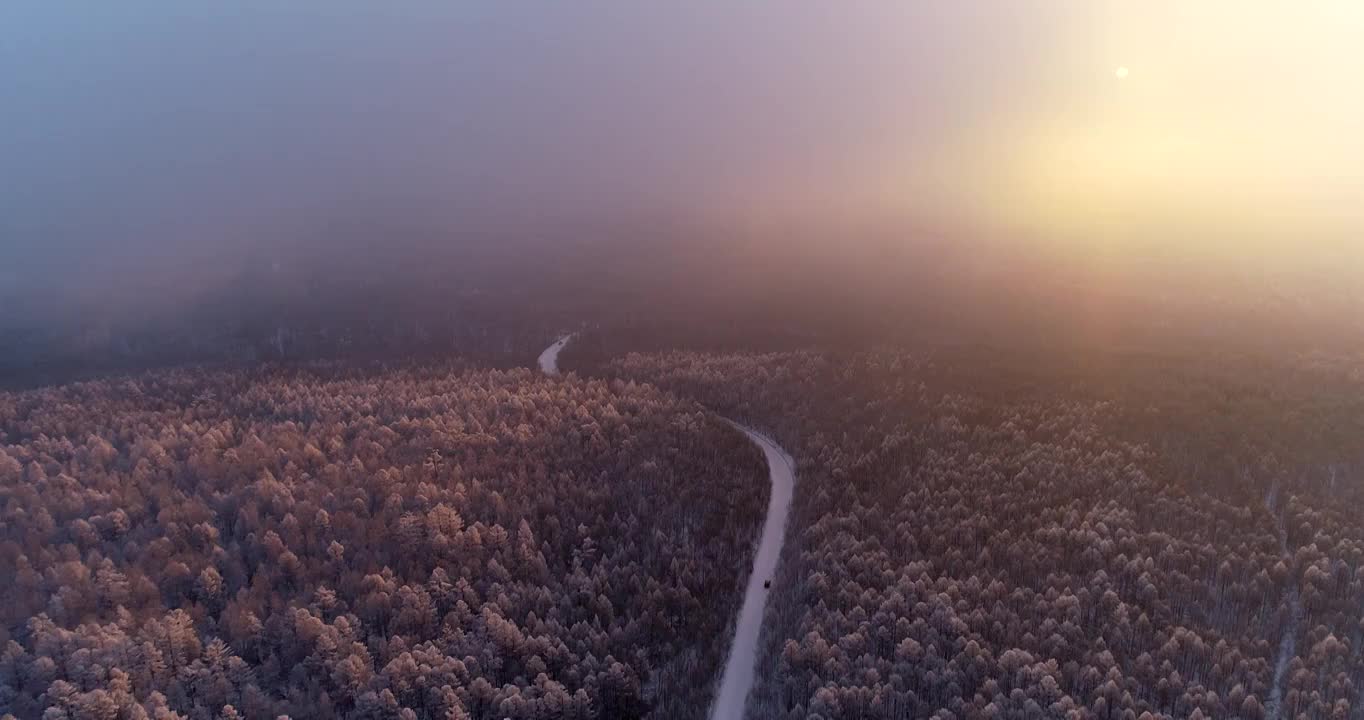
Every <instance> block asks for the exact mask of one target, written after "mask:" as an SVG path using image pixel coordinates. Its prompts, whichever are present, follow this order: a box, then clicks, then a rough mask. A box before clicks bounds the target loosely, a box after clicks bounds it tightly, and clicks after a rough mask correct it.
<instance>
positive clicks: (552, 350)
mask: <svg viewBox="0 0 1364 720" xmlns="http://www.w3.org/2000/svg"><path fill="white" fill-rule="evenodd" d="M572 339H573V333H569V334H567V335H564V336H561V337H560V338H559V339H558V340H555V341H554V344H553V345H550V346H549V347H547V348H545V351H544V352H542V353H540V372H542V373H544V374H546V375H558V374H559V351H560V350H563V349H564V346H565V345H567V344H568V341H569V340H572Z"/></svg>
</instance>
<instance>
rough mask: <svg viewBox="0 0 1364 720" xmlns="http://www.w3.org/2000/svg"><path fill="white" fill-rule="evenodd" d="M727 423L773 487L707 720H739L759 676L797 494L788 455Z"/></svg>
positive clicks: (553, 352)
mask: <svg viewBox="0 0 1364 720" xmlns="http://www.w3.org/2000/svg"><path fill="white" fill-rule="evenodd" d="M572 339H573V335H572V334H569V335H565V336H563V337H561V338H559V339H558V340H556V341H554V344H553V345H550V346H549V347H547V348H545V351H544V352H542V353H540V370H541V371H543V372H544V373H545V374H546V375H558V374H559V351H560V350H563V349H564V346H565V345H567V344H568V342H569V341H570V340H572ZM726 422H728V423H729V424H730V425H733V426H734V427H735V429H737V430H740V431H742V432H743V433H744V434H745V435H747V436H748V439H749V440H750V441H751V442H752V443H753V444H754V445H757V446H758V448H759V449H761V450H762V451H763V456H764V457H766V458H767V474H768V478H769V479H770V480H771V482H772V495H771V497H770V498H768V501H767V518H766V519H764V520H763V532H762V537H761V538H760V539H759V541H758V552H757V553H756V554H755V555H754V556H753V572H752V573H751V574H750V575H749V576H748V589H747V590H746V591H745V592H744V604H743V607H742V608H740V609H739V621H738V623H737V624H736V626H735V628H734V643H733V644H732V645H730V649H729V655H728V658H729V659H728V661H727V662H726V663H725V674H724V676H723V677H722V678H721V680H720V690H719V692H717V693H716V694H715V704H714V705H713V706H712V707H711V714H710V716H711V720H743V716H744V704H745V703H746V702H747V701H748V694H749V692H751V691H752V690H753V680H754V678H755V677H756V676H757V664H758V635H759V631H760V630H762V624H763V609H764V608H766V607H767V596H768V593H769V592H770V591H769V589H768V588H766V587H764V585H766V584H767V583H768V582H769V581H771V580H772V576H773V573H775V572H776V569H777V560H778V559H779V558H780V557H781V546H782V541H783V540H785V539H786V522H787V520H789V519H790V517H791V498H792V496H793V495H794V494H795V488H796V464H795V461H794V460H792V459H791V455H790V453H787V452H786V451H785V450H783V449H782V448H781V446H780V445H777V443H775V442H773V441H772V439H771V438H769V437H767V436H766V435H763V434H762V433H760V432H758V431H757V430H754V429H753V428H750V427H747V426H745V425H741V424H739V423H736V422H734V421H733V420H726Z"/></svg>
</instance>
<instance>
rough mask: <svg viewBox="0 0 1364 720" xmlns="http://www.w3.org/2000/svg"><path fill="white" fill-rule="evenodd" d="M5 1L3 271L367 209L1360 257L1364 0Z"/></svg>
mask: <svg viewBox="0 0 1364 720" xmlns="http://www.w3.org/2000/svg"><path fill="white" fill-rule="evenodd" d="M0 21H3V25H4V26H5V27H6V28H8V31H7V32H6V34H7V37H6V38H5V42H4V43H2V44H0V86H3V87H4V89H5V90H4V91H5V104H6V108H7V109H6V112H4V113H3V115H0V128H3V132H0V157H4V158H5V162H4V169H3V170H0V197H3V198H4V199H3V200H0V211H2V212H0V217H3V220H0V256H3V258H4V259H5V262H3V263H0V265H2V266H3V267H4V268H5V269H4V270H3V271H0V272H2V273H3V274H0V284H4V285H7V286H9V287H10V288H11V289H14V288H26V287H27V288H46V289H48V290H49V291H51V290H52V289H53V288H56V287H61V286H63V285H65V284H69V285H71V286H74V287H80V286H82V285H89V284H90V283H96V284H102V283H112V284H118V283H119V282H122V283H123V284H124V285H128V286H130V287H140V286H142V285H144V284H155V282H154V281H153V278H155V277H156V276H157V275H162V276H164V275H168V274H173V273H191V274H211V272H221V271H222V270H223V269H224V268H227V267H232V266H233V265H234V264H240V263H242V262H245V261H246V260H247V259H248V258H253V257H255V256H257V255H264V256H266V257H268V256H269V255H270V253H271V252H272V248H275V247H277V246H286V247H288V246H297V245H300V244H303V245H307V244H310V243H312V244H316V245H315V246H316V247H319V248H327V247H329V246H333V247H343V246H349V245H345V244H344V243H353V242H354V240H353V239H352V238H347V239H345V240H344V243H342V244H337V243H336V241H333V240H330V239H328V238H329V234H342V233H344V232H361V231H359V230H354V228H363V229H364V230H363V232H365V233H369V234H370V236H371V237H370V239H369V241H368V242H369V243H370V244H372V245H375V246H380V245H382V244H384V243H386V242H388V241H389V238H390V236H394V235H398V234H401V233H403V232H406V231H409V230H413V231H417V232H420V233H424V234H426V235H428V236H430V237H432V238H435V239H433V240H431V242H433V243H436V244H440V243H458V242H459V240H458V238H459V237H460V236H461V234H468V233H469V232H471V229H478V230H481V231H488V232H497V231H499V230H500V231H501V232H504V233H509V234H521V235H525V236H540V237H544V238H546V239H547V241H554V240H556V239H562V238H563V237H565V236H571V235H573V234H575V233H579V232H582V230H581V228H603V227H606V228H609V227H612V226H622V227H630V226H631V224H632V223H634V224H635V225H637V226H649V225H650V224H652V225H654V226H659V227H664V228H667V227H669V226H675V227H694V228H698V230H697V232H698V233H699V232H702V230H700V229H704V232H707V233H710V234H712V235H714V236H717V237H724V236H726V235H729V234H732V235H734V236H742V237H747V238H750V239H751V238H761V239H762V242H765V243H767V245H768V246H769V249H770V252H772V253H779V252H782V251H784V250H788V249H790V248H791V247H793V245H792V243H793V241H791V240H790V238H791V237H793V236H801V237H802V242H809V243H811V244H816V245H817V244H819V243H827V244H829V245H830V246H834V247H840V246H845V247H846V249H847V251H849V252H854V251H857V249H858V245H857V243H856V242H852V241H853V240H854V239H855V238H859V237H863V236H878V237H879V236H885V235H893V236H896V237H897V238H898V240H899V241H901V242H904V243H905V244H907V245H913V244H914V243H916V242H919V241H921V240H923V239H924V237H925V236H930V235H931V236H934V238H935V239H936V238H941V237H950V238H954V241H955V242H966V243H972V242H974V243H977V244H980V243H987V244H995V245H1004V246H1009V245H1013V246H1015V247H1017V248H1022V249H1023V250H1024V251H1025V252H1028V253H1031V254H1035V255H1039V256H1042V257H1045V256H1048V255H1051V256H1055V257H1058V258H1061V259H1062V260H1064V262H1065V263H1067V264H1078V265H1081V266H1083V265H1084V264H1086V263H1091V264H1093V265H1094V266H1095V267H1103V268H1107V269H1108V270H1109V271H1111V270H1112V269H1113V268H1115V267H1117V268H1122V267H1124V266H1125V265H1126V264H1129V263H1139V262H1147V261H1150V260H1151V259H1152V258H1174V259H1175V260H1174V261H1175V262H1177V263H1179V264H1181V265H1183V266H1184V267H1185V269H1186V270H1187V269H1197V268H1199V267H1203V268H1207V269H1218V270H1219V271H1220V268H1221V266H1228V267H1240V268H1241V269H1242V270H1248V271H1250V272H1252V273H1256V272H1262V271H1269V272H1276V271H1278V270H1280V269H1284V268H1290V267H1291V269H1292V271H1293V272H1294V273H1296V274H1303V273H1309V274H1310V275H1311V276H1313V277H1320V278H1321V279H1323V280H1330V281H1331V284H1346V285H1349V284H1351V283H1352V282H1353V281H1354V280H1356V279H1357V278H1359V277H1360V273H1361V272H1364V253H1361V252H1360V246H1361V245H1364V243H1360V242H1359V239H1360V236H1361V230H1362V229H1364V209H1361V206H1360V204H1359V203H1358V202H1356V199H1355V196H1356V195H1357V194H1358V189H1359V188H1360V187H1364V138H1361V136H1360V134H1359V133H1358V132H1357V128H1359V127H1361V126H1364V92H1361V91H1359V90H1358V89H1357V88H1356V87H1355V85H1353V84H1352V81H1354V80H1357V78H1358V77H1360V76H1361V75H1364V53H1360V52H1359V51H1358V50H1357V48H1356V47H1355V46H1354V40H1355V39H1357V38H1358V37H1361V36H1364V9H1361V7H1360V6H1358V4H1357V3H1350V2H1345V1H1343V0H1342V1H1340V2H1335V1H1331V0H1317V1H1314V2H1306V3H1296V4H1293V5H1291V6H1290V5H1288V4H1280V3H1270V2H1251V3H1233V2H1229V1H1224V0H1216V1H1214V2H1201V3H1184V2H1177V1H1175V0H1167V1H1163V2H1153V3H1133V2H1126V1H1124V0H1105V1H1103V2H1080V1H1079V0H1065V1H1062V2H1051V1H1047V2H1042V1H1029V2H1019V3H1007V4H1000V3H984V2H966V3H947V2H912V3H889V2H851V3H840V4H839V5H838V6H837V7H834V6H828V5H826V4H822V3H816V2H794V3H789V2H783V3H776V2H758V3H748V4H744V5H742V6H739V7H734V6H730V5H728V4H721V3H711V2H702V3H688V4H686V5H676V6H667V7H665V6H657V5H647V6H640V5H638V4H631V3H617V2H589V3H574V4H572V5H568V4H552V5H549V6H542V7H536V8H533V9H532V8H516V7H511V6H506V5H501V4H499V5H496V6H492V5H459V6H454V5H449V4H444V3H435V2H417V3H409V4H404V5H401V6H377V5H373V4H369V3H362V2H353V1H343V2H325V3H324V2H316V1H309V2H302V3H292V4H290V5H289V6H288V7H279V6H275V5H273V4H270V3H263V2H248V3H239V4H233V5H231V6H226V5H213V6H184V5H177V4H172V3H149V4H146V5H141V6H118V7H113V6H105V5H101V4H97V3H77V4H66V3H63V4H60V5H52V4H47V3H36V2H16V3H9V4H7V5H6V6H5V8H4V9H0ZM1120 76H1121V77H1120ZM926 228H927V229H931V231H928V230H925V229H926ZM441 238H444V239H441Z"/></svg>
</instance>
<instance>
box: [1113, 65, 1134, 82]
mask: <svg viewBox="0 0 1364 720" xmlns="http://www.w3.org/2000/svg"><path fill="white" fill-rule="evenodd" d="M1113 74H1114V75H1116V76H1117V78H1118V79H1119V80H1126V79H1127V76H1128V75H1131V74H1132V73H1131V71H1130V70H1128V69H1127V66H1126V65H1119V66H1118V69H1117V70H1114V71H1113Z"/></svg>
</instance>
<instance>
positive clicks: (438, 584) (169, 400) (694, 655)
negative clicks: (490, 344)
mask: <svg viewBox="0 0 1364 720" xmlns="http://www.w3.org/2000/svg"><path fill="white" fill-rule="evenodd" d="M763 480H764V478H763V466H762V457H761V454H760V453H758V451H757V450H755V449H754V448H753V447H752V446H751V445H750V444H749V443H748V442H747V441H746V440H744V439H743V438H742V437H741V436H739V435H737V434H736V433H734V432H733V430H732V429H730V428H729V427H728V426H725V425H723V424H722V423H720V422H719V421H718V420H717V419H715V417H714V416H712V415H710V414H708V413H706V412H704V411H703V409H702V408H700V407H699V406H697V405H696V404H695V403H693V402H691V401H686V400H679V399H677V398H676V397H674V396H671V395H667V394H665V393H663V392H662V391H660V390H658V389H656V388H653V387H651V386H646V385H639V384H635V383H630V382H620V381H616V382H606V381H595V380H594V381H586V380H558V381H549V380H547V379H545V378H544V377H542V376H540V375H539V374H538V373H537V374H533V373H531V372H530V371H528V370H518V371H511V372H499V371H485V370H476V369H468V368H463V369H461V368H459V367H457V366H431V367H421V368H409V369H405V370H394V371H385V372H373V371H370V372H356V371H353V370H346V369H341V368H336V367H328V366H321V367H314V368H305V369H295V370H291V371H283V370H276V371H269V370H251V371H211V370H179V371H174V372H167V373H157V374H149V375H145V376H141V377H137V378H124V379H115V380H107V381H96V382H86V383H76V384H71V385H67V386H64V387H60V388H48V389H43V390H37V391H31V392H25V393H17V394H8V395H3V396H0V576H3V577H4V578H6V581H5V583H4V585H3V587H0V618H3V624H0V644H2V645H3V652H2V653H0V714H4V713H11V714H13V715H15V716H17V717H25V718H27V717H33V718H37V717H43V718H47V719H49V720H52V719H55V718H73V719H78V718H79V719H87V718H89V719H93V718H105V719H108V718H139V717H150V718H161V717H184V718H223V717H242V718H255V717H271V718H273V717H277V716H281V715H287V716H289V717H294V718H309V717H443V718H504V717H510V718H597V717H602V718H607V717H610V718H616V717H642V716H644V715H645V714H647V713H652V714H653V716H655V717H678V718H702V717H704V712H705V710H706V707H707V703H706V702H705V701H706V699H707V698H708V694H709V692H710V689H711V687H712V684H713V678H714V676H715V675H716V673H717V672H718V666H719V664H720V662H721V661H722V660H723V658H724V653H725V649H726V645H725V642H726V638H727V632H726V629H727V627H728V626H729V625H730V624H731V623H732V615H733V613H734V612H735V611H736V610H737V602H738V591H737V588H738V587H739V585H740V583H741V581H742V579H743V578H746V574H747V566H746V563H747V561H748V558H750V557H751V553H752V548H751V544H752V539H753V537H754V535H755V534H756V532H757V524H758V522H759V521H760V520H761V508H762V507H763V505H764V503H765V502H766V495H765V484H764V482H763Z"/></svg>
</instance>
